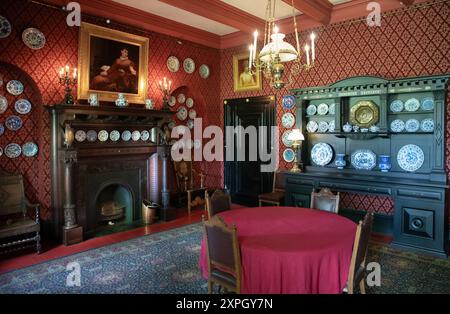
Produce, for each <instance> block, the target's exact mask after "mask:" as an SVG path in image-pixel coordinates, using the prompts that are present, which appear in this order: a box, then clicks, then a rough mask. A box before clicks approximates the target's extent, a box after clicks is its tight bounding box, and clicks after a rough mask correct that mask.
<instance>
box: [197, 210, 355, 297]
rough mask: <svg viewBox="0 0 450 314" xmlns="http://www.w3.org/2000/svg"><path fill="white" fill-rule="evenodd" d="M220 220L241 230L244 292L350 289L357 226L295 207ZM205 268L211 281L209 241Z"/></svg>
mask: <svg viewBox="0 0 450 314" xmlns="http://www.w3.org/2000/svg"><path fill="white" fill-rule="evenodd" d="M220 216H222V217H223V218H224V220H225V221H226V222H227V224H232V223H234V224H236V226H237V229H238V238H239V244H240V248H241V258H242V292H243V293H252V294H265V293H268V294H279V293H291V294H310V293H341V292H342V290H343V288H344V287H345V285H346V283H347V277H348V271H349V267H350V260H351V255H352V248H353V241H354V237H355V232H356V224H355V223H354V222H353V221H351V220H349V219H347V218H344V217H341V216H339V215H336V214H332V213H328V212H324V211H319V210H314V209H309V208H294V207H256V208H243V209H236V210H230V211H227V212H223V213H221V214H220ZM199 266H200V269H201V271H202V274H203V277H205V278H208V266H207V256H206V249H205V246H204V241H203V242H202V247H201V253H200V260H199Z"/></svg>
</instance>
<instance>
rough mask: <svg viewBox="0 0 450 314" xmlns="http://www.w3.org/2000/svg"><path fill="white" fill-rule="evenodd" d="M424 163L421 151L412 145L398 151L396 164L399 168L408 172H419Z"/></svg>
mask: <svg viewBox="0 0 450 314" xmlns="http://www.w3.org/2000/svg"><path fill="white" fill-rule="evenodd" d="M424 161H425V155H424V153H423V150H422V149H421V148H420V147H419V146H417V145H414V144H409V145H405V146H403V147H402V148H400V150H399V151H398V154H397V162H398V165H399V166H400V168H402V169H403V170H405V171H408V172H414V171H417V170H419V169H420V168H421V167H422V165H423V163H424Z"/></svg>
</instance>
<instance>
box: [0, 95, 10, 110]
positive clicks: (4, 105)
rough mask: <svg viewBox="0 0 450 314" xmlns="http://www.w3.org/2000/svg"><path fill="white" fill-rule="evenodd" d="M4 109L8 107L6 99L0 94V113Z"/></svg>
mask: <svg viewBox="0 0 450 314" xmlns="http://www.w3.org/2000/svg"><path fill="white" fill-rule="evenodd" d="M6 109H8V100H7V99H6V97H4V96H2V95H0V114H2V113H4V112H5V111H6Z"/></svg>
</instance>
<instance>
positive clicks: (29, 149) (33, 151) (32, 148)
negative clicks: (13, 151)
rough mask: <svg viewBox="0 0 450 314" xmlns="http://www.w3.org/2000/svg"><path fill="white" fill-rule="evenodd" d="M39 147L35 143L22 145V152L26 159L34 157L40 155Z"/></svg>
mask: <svg viewBox="0 0 450 314" xmlns="http://www.w3.org/2000/svg"><path fill="white" fill-rule="evenodd" d="M38 150H39V149H38V146H37V145H36V144H35V143H33V142H27V143H25V144H23V145H22V152H23V155H24V156H25V157H34V156H36V155H37V153H38Z"/></svg>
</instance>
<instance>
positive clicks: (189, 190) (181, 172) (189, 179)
mask: <svg viewBox="0 0 450 314" xmlns="http://www.w3.org/2000/svg"><path fill="white" fill-rule="evenodd" d="M174 170H175V176H176V181H177V187H178V203H179V205H184V204H185V205H187V209H188V213H189V214H191V209H192V207H193V206H196V205H203V204H205V201H204V200H203V199H202V198H203V196H204V193H205V191H206V190H207V188H206V187H204V186H203V185H204V180H205V177H206V176H205V175H204V174H203V173H201V172H197V171H196V170H194V169H193V168H192V161H184V160H183V161H179V162H176V161H174ZM194 174H197V175H198V176H199V177H200V186H198V185H196V184H195V180H194ZM186 203H187V204H186Z"/></svg>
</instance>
